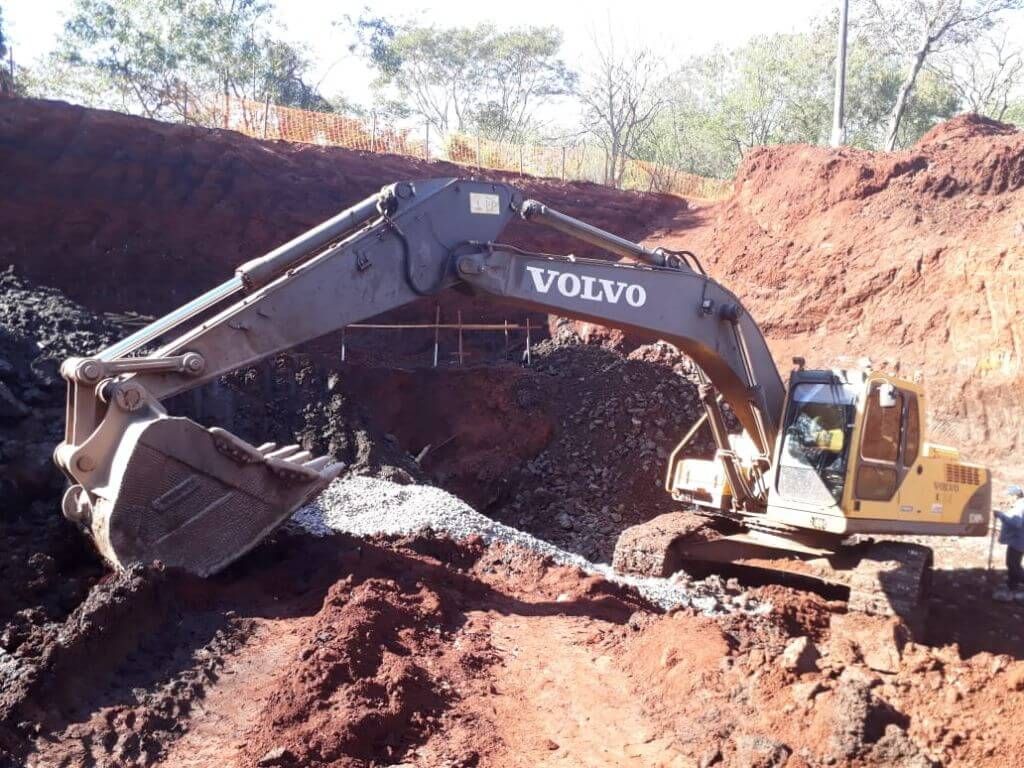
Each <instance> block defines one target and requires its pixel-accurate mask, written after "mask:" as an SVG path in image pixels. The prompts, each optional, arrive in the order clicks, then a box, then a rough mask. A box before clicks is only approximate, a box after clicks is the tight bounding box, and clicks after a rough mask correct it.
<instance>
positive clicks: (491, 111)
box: [347, 16, 574, 140]
mask: <svg viewBox="0 0 1024 768" xmlns="http://www.w3.org/2000/svg"><path fill="white" fill-rule="evenodd" d="M347 23H348V24H349V25H351V26H352V27H353V28H354V29H355V32H356V39H357V42H356V44H355V45H354V46H353V50H354V51H356V52H358V53H359V54H360V55H362V56H363V57H364V58H365V59H366V61H367V62H368V63H369V64H370V66H371V67H372V68H373V69H374V70H375V71H376V73H377V83H376V84H377V86H378V91H379V93H380V95H381V98H382V105H383V103H385V102H390V104H391V106H390V108H389V111H391V112H394V111H395V103H396V102H397V103H404V104H405V105H406V107H407V109H408V110H409V111H410V112H411V113H413V114H418V115H420V116H422V117H423V118H424V119H426V120H427V121H428V122H429V123H430V125H432V126H433V127H434V128H436V129H437V130H439V131H441V132H447V131H451V130H455V131H476V132H478V133H481V134H483V135H485V136H487V137H489V138H492V139H496V140H522V139H523V138H524V137H526V136H527V135H528V134H530V133H532V132H534V131H535V130H536V129H537V127H538V120H537V109H538V107H539V106H540V105H542V104H543V103H545V102H547V101H549V100H550V99H551V98H552V97H555V96H559V95H563V94H565V93H567V92H568V91H569V89H570V88H571V86H572V84H573V81H574V76H573V74H572V72H571V71H570V70H569V68H568V67H567V66H566V64H565V62H564V61H562V59H561V58H560V57H559V55H558V53H559V50H560V49H561V46H562V35H561V32H559V31H558V30H557V29H555V28H554V27H521V28H514V29H509V30H498V29H497V28H496V27H494V26H493V25H491V24H479V25H477V26H474V27H437V26H434V25H429V24H421V23H418V22H415V21H401V22H395V21H391V20H388V19H386V18H383V17H374V16H363V17H360V18H359V19H357V20H353V19H351V18H349V19H348V20H347Z"/></svg>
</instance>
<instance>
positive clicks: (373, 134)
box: [370, 110, 377, 152]
mask: <svg viewBox="0 0 1024 768" xmlns="http://www.w3.org/2000/svg"><path fill="white" fill-rule="evenodd" d="M370 114H372V115H373V123H372V124H371V126H370V151H371V152H376V151H377V110H374V111H373V112H371V113H370Z"/></svg>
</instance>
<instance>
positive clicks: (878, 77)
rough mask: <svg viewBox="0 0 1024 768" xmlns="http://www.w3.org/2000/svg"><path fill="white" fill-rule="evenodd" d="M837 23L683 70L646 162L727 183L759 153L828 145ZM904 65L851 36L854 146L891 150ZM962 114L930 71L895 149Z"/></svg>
mask: <svg viewBox="0 0 1024 768" xmlns="http://www.w3.org/2000/svg"><path fill="white" fill-rule="evenodd" d="M837 24H838V18H837V17H831V18H829V19H823V20H820V21H818V22H816V23H815V24H814V26H813V27H812V28H811V29H810V30H809V31H807V32H800V33H791V34H775V35H767V36H759V37H755V38H753V39H751V40H750V41H748V42H747V43H745V44H743V45H740V46H738V47H737V48H734V49H732V50H717V51H713V52H712V53H710V54H708V55H705V56H697V57H694V58H691V59H689V60H688V61H686V62H684V63H683V64H682V66H681V67H680V68H679V70H678V71H677V72H676V73H675V74H674V75H673V76H672V77H671V78H670V79H669V81H668V84H667V85H666V89H665V90H666V93H667V94H668V100H669V106H668V107H667V108H666V109H665V110H663V112H662V113H661V115H660V117H659V119H658V120H657V122H656V123H655V125H654V126H653V128H652V130H651V131H650V132H649V133H648V135H647V138H646V142H645V144H644V147H643V150H642V156H643V157H645V158H646V159H651V160H656V161H658V162H661V163H665V164H668V165H672V166H674V167H679V168H682V169H683V170H686V171H689V172H691V173H697V174H701V175H710V176H718V177H729V176H731V175H732V174H733V173H734V172H735V169H736V166H737V165H738V164H739V162H740V161H741V160H742V158H743V156H744V155H745V154H746V153H747V152H748V151H749V150H750V149H751V148H753V147H756V146H761V145H765V144H781V143H809V144H820V143H825V142H827V141H828V138H829V134H830V128H831V118H832V94H833V92H832V88H833V73H834V71H835V70H834V67H835V37H836V25H837ZM901 65H902V61H901V60H900V59H899V58H898V57H896V56H895V55H890V54H887V53H885V52H884V51H883V52H881V53H880V52H879V47H878V45H877V43H876V42H875V41H874V40H873V38H872V36H871V35H870V34H868V33H867V32H866V31H865V30H863V29H859V30H853V34H852V35H851V37H850V41H849V48H848V52H847V88H846V128H847V131H846V133H847V142H848V143H849V144H852V145H854V146H859V147H864V148H871V149H878V148H881V147H883V146H884V145H885V141H886V138H887V127H888V121H889V117H890V115H891V110H892V104H893V103H894V101H895V99H896V98H897V94H898V92H899V89H900V84H901V81H902V69H901ZM957 107H958V99H957V95H956V92H955V90H954V89H953V88H952V87H951V85H950V83H948V82H947V81H945V80H944V79H943V78H941V77H939V76H938V75H937V74H936V73H934V72H931V71H928V72H925V73H924V74H923V75H922V76H921V78H920V81H919V84H918V88H917V92H916V93H915V96H914V98H913V99H910V100H909V101H908V104H907V106H906V110H905V116H904V118H903V119H902V121H901V126H900V129H899V131H898V133H897V139H896V143H897V145H898V146H907V145H909V144H911V143H913V142H914V141H916V140H917V139H918V138H919V137H920V136H921V135H922V134H923V133H924V132H925V131H927V130H928V129H930V128H931V127H932V126H933V125H934V124H935V123H936V122H937V121H938V120H940V119H943V118H946V117H949V116H951V115H952V114H954V113H955V112H956V110H957Z"/></svg>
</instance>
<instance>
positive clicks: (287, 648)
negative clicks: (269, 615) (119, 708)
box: [161, 617, 310, 768]
mask: <svg viewBox="0 0 1024 768" xmlns="http://www.w3.org/2000/svg"><path fill="white" fill-rule="evenodd" d="M309 623H310V620H309V618H308V617H298V618H291V619H265V620H262V619H261V620H259V621H258V623H257V625H256V627H255V629H254V632H253V636H252V638H251V639H250V641H249V642H248V643H247V644H246V645H244V646H243V647H241V648H240V649H239V650H238V653H236V654H235V655H234V656H233V657H232V658H231V659H230V660H228V661H227V663H226V664H225V666H224V668H223V669H222V670H221V677H220V681H219V682H218V683H217V684H216V685H214V686H212V687H211V688H210V689H209V690H208V691H207V693H206V697H205V698H204V699H203V701H202V702H201V703H200V704H199V705H198V706H197V707H196V708H195V716H194V717H192V719H191V720H190V721H189V723H188V730H187V731H186V733H185V735H184V736H182V737H181V738H180V739H179V740H178V741H176V742H174V743H173V744H172V745H171V746H170V748H169V749H168V750H167V753H166V755H165V757H164V758H163V759H162V761H161V762H162V764H163V765H168V766H176V768H208V766H212V765H220V766H230V765H236V764H238V762H237V761H239V760H240V759H241V756H242V755H241V753H243V752H244V749H245V747H246V744H247V742H246V735H247V734H249V733H250V732H251V731H252V729H253V728H255V727H256V724H257V720H258V717H259V714H260V711H261V709H262V708H263V707H264V706H265V705H266V703H267V700H268V699H269V698H270V695H271V694H272V692H273V691H274V690H276V688H277V687H278V686H279V684H280V681H281V678H282V677H284V676H286V675H288V674H290V673H291V670H292V666H291V662H292V661H294V659H295V658H296V656H297V653H298V648H299V645H300V644H301V641H302V637H303V630H304V629H305V628H306V626H307V625H308V624H309Z"/></svg>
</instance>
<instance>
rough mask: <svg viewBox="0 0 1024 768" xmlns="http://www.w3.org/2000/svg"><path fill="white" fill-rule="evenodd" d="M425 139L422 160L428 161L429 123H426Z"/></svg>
mask: <svg viewBox="0 0 1024 768" xmlns="http://www.w3.org/2000/svg"><path fill="white" fill-rule="evenodd" d="M426 129H427V130H426V138H425V139H424V140H423V159H424V160H429V159H430V121H429V120H428V121H427V126H426Z"/></svg>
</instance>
